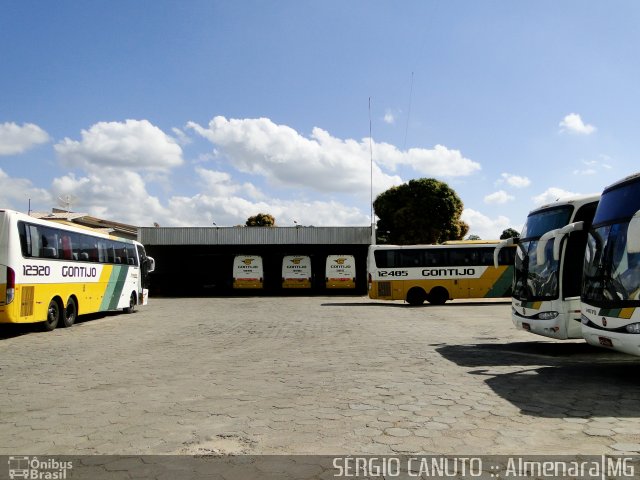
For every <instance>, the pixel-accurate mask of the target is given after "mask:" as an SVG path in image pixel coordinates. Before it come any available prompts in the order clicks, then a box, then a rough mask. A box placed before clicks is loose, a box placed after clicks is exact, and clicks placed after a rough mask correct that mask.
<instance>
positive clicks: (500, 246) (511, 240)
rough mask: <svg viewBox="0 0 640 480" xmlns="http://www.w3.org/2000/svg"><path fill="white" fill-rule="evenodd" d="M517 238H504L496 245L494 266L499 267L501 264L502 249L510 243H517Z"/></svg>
mask: <svg viewBox="0 0 640 480" xmlns="http://www.w3.org/2000/svg"><path fill="white" fill-rule="evenodd" d="M518 240H519V239H517V238H507V239H505V240H502V241H501V242H500V243H499V244H498V245H496V248H495V249H494V250H493V266H494V267H496V268H498V266H499V264H498V256H499V255H500V250H502V249H503V248H504V247H507V246H509V245H516V244H517V243H518Z"/></svg>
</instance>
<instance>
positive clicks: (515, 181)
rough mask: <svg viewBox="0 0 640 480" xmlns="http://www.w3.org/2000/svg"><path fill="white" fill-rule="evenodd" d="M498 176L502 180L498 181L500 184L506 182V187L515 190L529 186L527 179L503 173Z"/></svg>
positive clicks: (529, 181)
mask: <svg viewBox="0 0 640 480" xmlns="http://www.w3.org/2000/svg"><path fill="white" fill-rule="evenodd" d="M500 176H501V177H502V180H500V182H506V183H507V185H510V186H512V187H515V188H524V187H528V186H529V185H531V180H529V179H528V178H527V177H521V176H519V175H512V174H511V173H503V174H501V175H500ZM500 182H499V183H500Z"/></svg>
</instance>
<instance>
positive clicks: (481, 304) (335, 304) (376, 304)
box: [320, 300, 511, 309]
mask: <svg viewBox="0 0 640 480" xmlns="http://www.w3.org/2000/svg"><path fill="white" fill-rule="evenodd" d="M503 303H504V304H509V305H510V304H511V300H509V301H504V302H500V301H497V302H496V301H494V302H477V301H475V302H469V301H466V302H464V303H463V302H460V303H456V304H455V305H453V304H449V303H447V304H445V305H432V304H430V303H427V302H425V303H424V304H422V305H409V304H408V303H405V302H403V301H400V300H398V301H388V302H375V301H371V302H331V303H321V304H320V306H321V307H394V308H411V309H414V308H437V307H440V308H452V307H453V306H455V307H456V308H460V307H474V308H475V307H484V306H491V305H496V304H497V305H500V304H503Z"/></svg>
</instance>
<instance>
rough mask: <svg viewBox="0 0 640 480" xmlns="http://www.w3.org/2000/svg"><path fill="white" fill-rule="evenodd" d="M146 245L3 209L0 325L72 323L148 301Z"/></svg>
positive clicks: (45, 326)
mask: <svg viewBox="0 0 640 480" xmlns="http://www.w3.org/2000/svg"><path fill="white" fill-rule="evenodd" d="M154 266H155V262H154V261H153V258H151V257H148V256H147V255H146V253H145V250H144V247H143V246H142V244H140V243H138V242H135V241H133V240H127V239H122V238H116V237H113V236H109V235H104V234H101V233H98V232H95V231H90V230H88V229H84V228H79V227H74V226H69V225H63V224H57V223H54V222H51V221H47V220H39V219H36V218H33V217H30V216H28V215H25V214H23V213H19V212H15V211H12V210H0V323H40V324H41V326H42V328H43V329H44V330H48V331H49V330H53V329H55V328H56V327H57V326H58V325H62V326H65V327H70V326H72V325H73V324H74V322H75V321H76V319H77V316H78V315H82V314H88V313H96V312H103V311H108V310H117V309H123V310H124V311H125V312H129V313H130V312H133V311H134V310H135V307H136V306H137V305H146V303H147V297H148V274H149V273H150V272H152V271H153V269H154Z"/></svg>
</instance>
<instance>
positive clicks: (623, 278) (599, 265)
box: [582, 173, 640, 355]
mask: <svg viewBox="0 0 640 480" xmlns="http://www.w3.org/2000/svg"><path fill="white" fill-rule="evenodd" d="M582 335H583V337H584V339H585V340H586V341H587V342H588V343H590V344H592V345H597V346H601V347H608V348H612V349H614V350H618V351H621V352H625V353H629V354H632V355H640V173H639V174H635V175H632V176H630V177H627V178H625V179H623V180H621V181H619V182H617V183H614V184H613V185H610V186H609V187H607V188H606V189H605V190H604V191H603V193H602V197H601V198H600V203H599V204H598V209H597V211H596V215H595V218H594V219H593V225H592V226H591V228H590V229H589V238H588V243H587V248H586V251H585V267H584V281H583V285H582Z"/></svg>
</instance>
